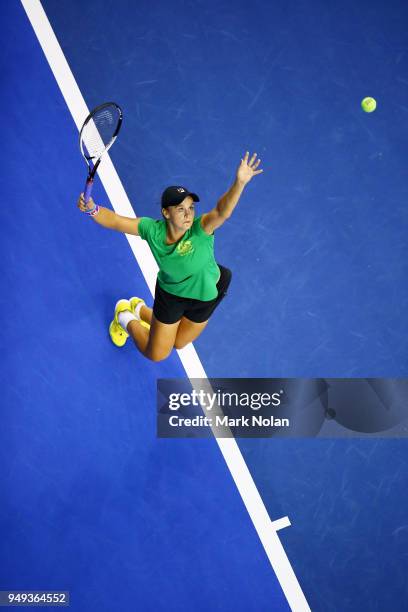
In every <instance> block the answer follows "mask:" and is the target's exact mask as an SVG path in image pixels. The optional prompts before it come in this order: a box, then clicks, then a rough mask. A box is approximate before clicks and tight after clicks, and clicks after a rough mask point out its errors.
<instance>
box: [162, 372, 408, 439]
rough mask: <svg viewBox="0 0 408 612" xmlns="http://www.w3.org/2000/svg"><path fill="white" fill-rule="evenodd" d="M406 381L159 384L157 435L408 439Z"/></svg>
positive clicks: (176, 381) (274, 380)
mask: <svg viewBox="0 0 408 612" xmlns="http://www.w3.org/2000/svg"><path fill="white" fill-rule="evenodd" d="M407 399H408V380H407V379H372V378H371V379H369V378H358V379H357V378H353V379H345V378H308V379H303V378H286V379H285V378H239V379H235V378H229V379H228V378H222V379H221V378H212V379H201V378H195V379H159V380H158V383H157V433H158V436H159V437H163V438H181V437H183V438H185V437H199V438H202V437H210V436H216V437H223V438H230V437H236V438H238V437H252V438H268V437H284V438H288V437H289V438H299V437H303V438H305V437H308V438H310V437H317V436H319V437H335V438H339V437H341V438H345V437H347V438H349V437H394V438H395V437H408V423H407V417H408V414H407V413H408V401H407Z"/></svg>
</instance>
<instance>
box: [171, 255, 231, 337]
mask: <svg viewBox="0 0 408 612" xmlns="http://www.w3.org/2000/svg"><path fill="white" fill-rule="evenodd" d="M218 267H219V269H220V278H219V280H218V283H217V290H218V296H217V297H216V298H215V299H214V300H211V301H210V302H199V301H198V300H190V303H191V307H190V308H189V309H188V310H186V311H185V312H184V316H183V317H182V319H181V322H180V325H179V328H178V330H177V335H176V339H175V343H174V347H175V348H177V349H181V348H183V347H185V346H186V345H187V344H189V343H190V342H194V340H196V339H197V338H198V336H199V335H200V334H201V332H202V331H203V330H204V329H205V328H206V326H207V324H208V320H209V318H210V317H211V315H212V313H213V312H214V310H215V309H216V308H217V306H218V305H219V303H220V302H221V301H222V300H223V299H224V297H225V296H226V295H227V289H228V287H229V284H230V282H231V277H232V273H231V270H229V269H228V268H225V267H224V266H221V265H219V264H218Z"/></svg>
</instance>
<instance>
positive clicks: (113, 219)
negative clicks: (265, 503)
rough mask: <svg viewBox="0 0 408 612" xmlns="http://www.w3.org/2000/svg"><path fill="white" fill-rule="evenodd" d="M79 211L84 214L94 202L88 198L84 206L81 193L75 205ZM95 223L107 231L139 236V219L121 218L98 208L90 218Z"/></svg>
mask: <svg viewBox="0 0 408 612" xmlns="http://www.w3.org/2000/svg"><path fill="white" fill-rule="evenodd" d="M77 206H78V208H79V210H81V211H82V212H86V211H87V210H89V209H92V208H94V206H95V202H94V201H93V200H92V198H90V200H89V201H88V203H87V204H85V200H84V194H83V193H81V195H80V196H79V199H78V204H77ZM92 218H93V220H94V221H95V223H98V225H101V226H102V227H106V228H107V229H113V230H116V231H118V232H123V233H124V234H133V235H134V236H138V235H139V231H138V230H139V222H140V218H139V217H136V219H132V218H130V217H122V216H121V215H117V214H116V213H115V212H113V210H110V209H109V208H105V207H104V206H99V212H98V214H97V215H95V216H93V217H92Z"/></svg>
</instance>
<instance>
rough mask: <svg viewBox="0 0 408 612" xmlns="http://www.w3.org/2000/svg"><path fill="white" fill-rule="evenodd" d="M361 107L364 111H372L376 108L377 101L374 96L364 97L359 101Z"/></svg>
mask: <svg viewBox="0 0 408 612" xmlns="http://www.w3.org/2000/svg"><path fill="white" fill-rule="evenodd" d="M361 108H362V109H363V111H364V112H365V113H372V112H374V111H375V109H376V108H377V101H376V100H374V98H364V100H363V101H362V102H361Z"/></svg>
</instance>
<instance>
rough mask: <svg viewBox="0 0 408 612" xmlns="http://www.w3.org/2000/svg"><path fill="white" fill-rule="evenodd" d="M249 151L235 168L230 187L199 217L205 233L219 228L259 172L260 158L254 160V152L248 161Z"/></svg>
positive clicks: (210, 232)
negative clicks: (213, 205) (214, 204)
mask: <svg viewBox="0 0 408 612" xmlns="http://www.w3.org/2000/svg"><path fill="white" fill-rule="evenodd" d="M248 158H249V151H247V152H246V153H245V156H244V158H243V159H241V163H240V165H239V167H238V170H237V175H236V177H235V181H234V183H233V185H232V187H230V189H229V190H228V191H227V192H226V193H224V195H223V196H222V197H221V198H220V199H219V200H218V202H217V205H216V206H215V208H213V209H212V210H210V212H208V213H204V214H203V215H202V217H201V227H202V228H203V230H204V231H205V232H206V234H212V233H213V232H214V230H216V229H217V228H219V227H220V226H221V225H222V224H223V223H224V222H225V221H226V220H227V219H229V217H230V216H231V215H232V212H233V210H234V208H235V207H236V205H237V204H238V202H239V199H240V197H241V195H242V192H243V191H244V188H245V186H246V185H247V184H248V183H249V181H250V180H251V179H252V177H254V176H255V175H256V174H260V173H261V172H263V170H257V168H258V166H259V164H260V163H261V160H260V159H258V160H257V161H256V153H254V154H253V155H252V157H251V159H250V161H249V162H248Z"/></svg>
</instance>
